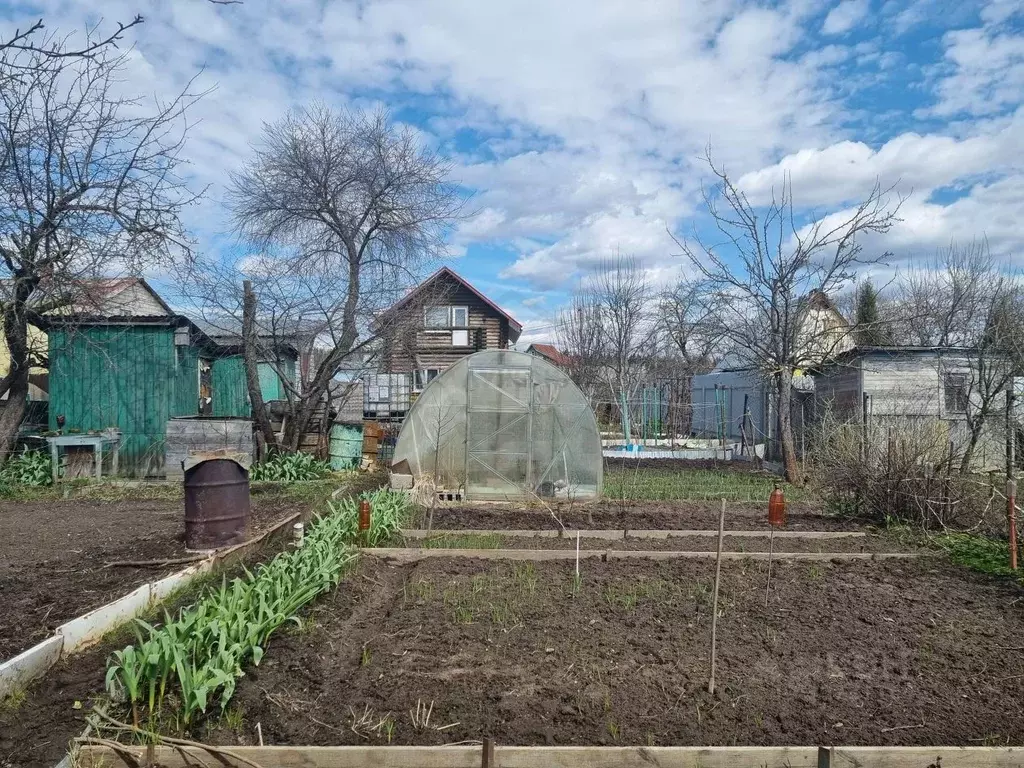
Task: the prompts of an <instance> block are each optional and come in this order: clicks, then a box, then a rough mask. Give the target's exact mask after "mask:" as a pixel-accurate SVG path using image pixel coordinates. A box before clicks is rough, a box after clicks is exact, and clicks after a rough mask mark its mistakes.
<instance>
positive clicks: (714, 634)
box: [708, 499, 725, 693]
mask: <svg viewBox="0 0 1024 768" xmlns="http://www.w3.org/2000/svg"><path fill="white" fill-rule="evenodd" d="M724 538H725V499H722V511H721V512H720V513H719V515H718V556H717V557H716V558H715V589H714V592H713V594H712V598H711V677H710V679H709V680H708V693H714V692H715V660H716V658H715V657H716V651H717V643H718V585H719V582H720V581H721V580H722V541H723V539H724Z"/></svg>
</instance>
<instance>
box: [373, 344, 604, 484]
mask: <svg viewBox="0 0 1024 768" xmlns="http://www.w3.org/2000/svg"><path fill="white" fill-rule="evenodd" d="M402 461H405V462H408V466H409V471H410V472H411V474H412V475H413V476H414V478H415V479H416V482H418V483H419V482H422V481H423V480H424V479H429V480H432V481H433V483H434V485H435V486H436V487H437V488H438V489H446V490H450V491H461V492H462V493H463V494H464V496H465V498H467V499H477V500H481V499H492V500H496V499H523V498H533V497H535V496H537V497H540V498H559V499H576V498H589V497H594V496H597V495H598V494H600V492H601V473H602V458H601V437H600V435H599V434H598V431H597V421H596V419H595V418H594V413H593V411H592V410H591V408H590V404H589V403H588V402H587V399H586V397H584V395H583V393H582V392H581V391H580V390H579V389H578V388H577V387H576V385H575V384H573V383H572V381H571V380H570V379H569V377H568V376H566V375H565V374H564V373H563V372H562V371H560V370H559V369H558V368H556V367H554V366H553V365H551V364H550V363H548V362H546V361H545V360H542V359H541V358H539V357H534V356H533V355H527V354H524V353H522V352H512V351H508V350H486V351H483V352H477V353H476V354H473V355H469V356H468V357H465V358H463V359H462V360H460V361H459V362H457V363H455V364H454V365H453V366H452V367H451V368H449V369H448V370H446V371H445V372H444V373H442V374H441V375H440V376H438V377H437V378H436V379H434V380H433V381H432V382H430V384H429V385H428V386H427V387H426V388H425V389H424V390H423V392H422V394H421V395H420V396H419V398H418V399H417V401H416V402H415V404H414V405H413V406H412V408H411V409H410V411H409V413H408V415H407V416H406V420H405V424H404V425H403V427H402V433H401V435H400V436H399V438H398V445H397V446H396V448H395V455H394V460H393V465H397V464H399V463H400V462H402Z"/></svg>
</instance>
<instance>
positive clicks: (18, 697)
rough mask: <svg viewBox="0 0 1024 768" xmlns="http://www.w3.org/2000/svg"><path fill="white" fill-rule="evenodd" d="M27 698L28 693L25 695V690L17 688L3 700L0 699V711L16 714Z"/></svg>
mask: <svg viewBox="0 0 1024 768" xmlns="http://www.w3.org/2000/svg"><path fill="white" fill-rule="evenodd" d="M27 698H28V693H26V691H25V689H24V688H22V687H21V686H17V687H15V688H14V689H13V690H11V691H10V692H9V693H8V694H7V695H6V696H4V697H3V699H0V711H3V712H17V711H18V710H19V709H21V706H22V704H24V703H25V699H27Z"/></svg>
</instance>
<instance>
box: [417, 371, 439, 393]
mask: <svg viewBox="0 0 1024 768" xmlns="http://www.w3.org/2000/svg"><path fill="white" fill-rule="evenodd" d="M440 375H441V369H440V368H417V369H416V370H415V371H413V374H412V391H413V392H422V391H423V390H424V389H426V388H427V384H429V383H430V382H432V381H433V380H434V379H436V378H437V377H438V376H440Z"/></svg>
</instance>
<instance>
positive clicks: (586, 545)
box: [394, 534, 915, 552]
mask: <svg viewBox="0 0 1024 768" xmlns="http://www.w3.org/2000/svg"><path fill="white" fill-rule="evenodd" d="M579 544H580V549H581V550H589V549H601V550H609V549H610V550H633V551H637V550H641V551H642V550H649V551H655V550H657V551H661V550H669V551H674V552H707V551H715V549H716V548H717V547H718V537H717V536H672V537H669V538H665V539H654V538H631V537H627V538H624V539H604V538H583V537H581V538H580V542H579ZM769 544H770V545H771V549H772V550H773V551H775V552H912V551H914V550H915V548H914V547H912V546H908V545H906V544H904V543H901V542H898V541H896V540H894V539H892V538H889V537H886V536H876V535H869V536H853V537H844V538H839V539H798V538H781V537H777V538H775V540H774V541H772V542H769V540H768V537H767V536H764V537H758V536H742V537H740V536H725V537H724V538H723V541H722V547H723V551H726V552H768V551H769ZM394 546H404V547H410V548H414V549H419V548H429V549H442V548H443V549H477V548H483V549H575V548H576V538H575V537H561V538H558V537H544V538H538V537H533V536H530V537H527V536H522V537H516V536H505V535H498V536H474V535H472V534H470V535H466V536H446V535H444V534H438V535H435V536H432V537H430V538H429V539H418V538H406V539H403V540H400V541H398V542H396V543H395V544H394Z"/></svg>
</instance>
